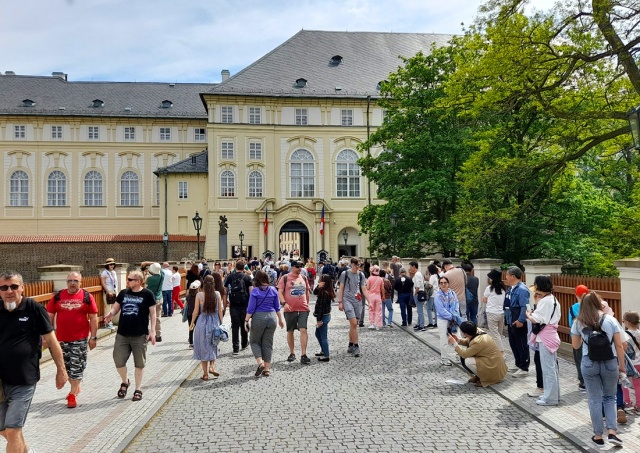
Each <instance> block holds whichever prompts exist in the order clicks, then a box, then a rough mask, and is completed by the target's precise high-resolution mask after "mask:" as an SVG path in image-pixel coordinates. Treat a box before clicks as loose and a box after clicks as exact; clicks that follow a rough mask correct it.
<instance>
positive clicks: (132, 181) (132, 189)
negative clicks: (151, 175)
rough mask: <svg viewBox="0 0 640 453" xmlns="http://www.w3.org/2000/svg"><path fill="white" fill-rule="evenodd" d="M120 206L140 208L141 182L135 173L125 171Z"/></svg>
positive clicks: (121, 179)
mask: <svg viewBox="0 0 640 453" xmlns="http://www.w3.org/2000/svg"><path fill="white" fill-rule="evenodd" d="M120 205H121V206H140V180H139V178H138V175H137V174H136V173H135V172H133V171H125V172H124V173H123V174H122V176H121V177H120Z"/></svg>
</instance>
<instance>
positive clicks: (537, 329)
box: [531, 297, 557, 335]
mask: <svg viewBox="0 0 640 453" xmlns="http://www.w3.org/2000/svg"><path fill="white" fill-rule="evenodd" d="M556 302H557V300H556V299H555V297H554V299H553V311H552V312H551V317H550V318H549V319H550V320H551V319H553V315H555V314H556ZM545 327H547V325H546V324H531V333H532V334H534V335H538V334H539V333H540V332H542V329H544V328H545Z"/></svg>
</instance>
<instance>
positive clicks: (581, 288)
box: [576, 285, 589, 297]
mask: <svg viewBox="0 0 640 453" xmlns="http://www.w3.org/2000/svg"><path fill="white" fill-rule="evenodd" d="M585 294H589V288H587V287H586V286H585V285H578V286H576V296H578V297H580V296H584V295H585Z"/></svg>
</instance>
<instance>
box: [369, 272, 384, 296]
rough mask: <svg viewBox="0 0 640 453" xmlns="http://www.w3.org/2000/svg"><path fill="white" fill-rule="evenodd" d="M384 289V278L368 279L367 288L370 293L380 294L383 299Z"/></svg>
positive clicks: (375, 276) (373, 277) (373, 276)
mask: <svg viewBox="0 0 640 453" xmlns="http://www.w3.org/2000/svg"><path fill="white" fill-rule="evenodd" d="M383 287H384V280H383V279H382V277H379V276H377V275H372V276H371V277H369V278H368V279H367V288H369V293H373V294H379V295H380V297H382V288H383Z"/></svg>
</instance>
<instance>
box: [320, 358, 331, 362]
mask: <svg viewBox="0 0 640 453" xmlns="http://www.w3.org/2000/svg"><path fill="white" fill-rule="evenodd" d="M329 360H330V359H329V357H318V362H328V361H329Z"/></svg>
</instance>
